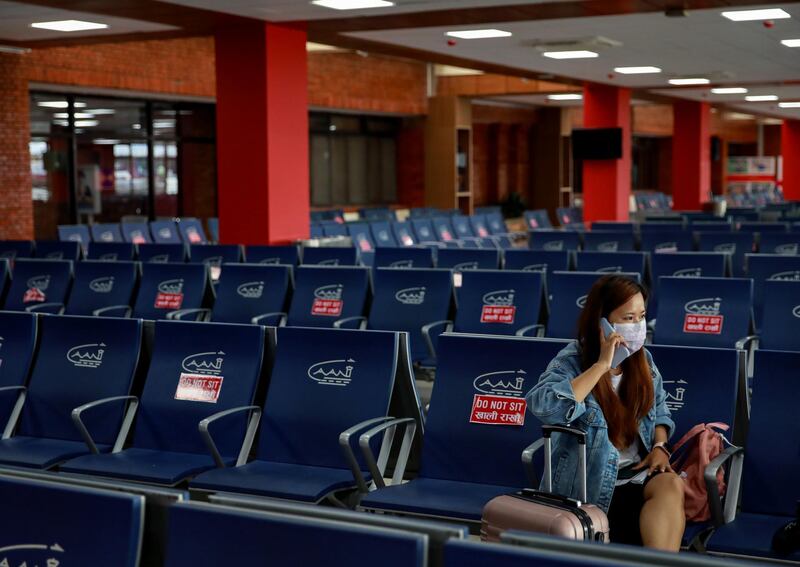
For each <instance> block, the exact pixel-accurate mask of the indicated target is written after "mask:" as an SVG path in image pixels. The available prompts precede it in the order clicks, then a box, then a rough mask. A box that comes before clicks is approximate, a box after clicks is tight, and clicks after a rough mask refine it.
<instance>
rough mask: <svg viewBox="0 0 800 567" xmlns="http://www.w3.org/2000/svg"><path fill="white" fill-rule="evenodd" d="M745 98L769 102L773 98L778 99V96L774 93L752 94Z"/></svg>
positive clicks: (748, 100) (751, 100) (752, 100)
mask: <svg viewBox="0 0 800 567" xmlns="http://www.w3.org/2000/svg"><path fill="white" fill-rule="evenodd" d="M744 99H745V100H746V101H747V102H769V101H772V100H778V96H777V95H774V94H768V95H752V96H746V97H744Z"/></svg>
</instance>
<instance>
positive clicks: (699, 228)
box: [591, 217, 800, 234]
mask: <svg viewBox="0 0 800 567" xmlns="http://www.w3.org/2000/svg"><path fill="white" fill-rule="evenodd" d="M591 226H592V230H609V231H615V232H630V233H634V234H640V233H642V232H658V231H663V230H692V231H693V232H710V231H720V232H734V231H741V232H758V233H765V232H790V231H791V230H793V225H792V222H790V221H742V222H733V219H732V218H731V217H728V218H727V219H716V220H695V219H688V220H686V221H683V220H680V221H677V220H662V221H660V222H652V221H651V222H643V223H639V222H631V221H624V222H623V221H594V222H593V223H592V225H591ZM794 228H800V222H798V223H795V224H794Z"/></svg>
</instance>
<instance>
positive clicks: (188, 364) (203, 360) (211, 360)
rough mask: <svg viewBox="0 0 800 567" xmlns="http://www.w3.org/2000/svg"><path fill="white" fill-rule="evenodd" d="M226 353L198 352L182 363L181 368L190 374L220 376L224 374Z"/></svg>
mask: <svg viewBox="0 0 800 567" xmlns="http://www.w3.org/2000/svg"><path fill="white" fill-rule="evenodd" d="M224 361H225V353H224V352H222V351H221V350H220V351H210V352H198V353H196V354H190V355H189V356H187V357H186V358H184V359H183V360H182V361H181V368H183V370H185V371H186V372H189V373H190V374H207V375H211V376H219V375H220V374H222V363H223V362H224Z"/></svg>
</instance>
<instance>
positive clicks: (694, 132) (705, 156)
mask: <svg viewBox="0 0 800 567" xmlns="http://www.w3.org/2000/svg"><path fill="white" fill-rule="evenodd" d="M672 114H673V129H672V200H673V208H674V209H675V210H678V211H699V210H701V209H702V205H703V203H706V202H708V201H710V200H711V130H710V123H711V106H710V105H709V104H708V103H707V102H695V101H692V100H681V101H676V102H675V103H674V104H673V105H672Z"/></svg>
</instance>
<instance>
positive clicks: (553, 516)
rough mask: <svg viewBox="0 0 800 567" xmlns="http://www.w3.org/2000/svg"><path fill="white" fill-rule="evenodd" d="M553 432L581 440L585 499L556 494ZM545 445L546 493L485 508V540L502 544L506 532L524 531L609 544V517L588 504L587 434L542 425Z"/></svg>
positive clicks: (526, 493) (526, 492) (522, 495)
mask: <svg viewBox="0 0 800 567" xmlns="http://www.w3.org/2000/svg"><path fill="white" fill-rule="evenodd" d="M553 432H559V433H566V434H568V435H575V436H576V437H577V438H578V447H579V450H580V453H579V455H578V468H579V474H580V475H581V479H582V481H581V495H582V499H581V500H574V499H572V498H566V497H564V496H559V495H557V494H553V493H552V459H551V454H550V453H551V449H552V444H551V441H550V437H551V435H552V433H553ZM542 442H543V444H544V451H545V454H544V477H545V487H546V489H547V490H546V491H540V490H533V489H525V490H522V491H520V492H517V493H514V494H507V495H504V496H498V497H497V498H494V499H492V500H490V501H489V502H488V503H487V504H486V506H485V507H484V508H483V517H482V519H481V539H482V540H484V541H500V534H501V533H503V532H504V531H506V530H521V531H527V532H535V533H540V534H547V535H554V536H560V537H565V538H568V539H575V540H587V541H598V542H603V543H608V541H609V526H608V517H606V514H605V512H603V510H602V509H600V508H598V507H597V506H594V505H593V504H587V503H586V434H585V433H584V432H583V431H580V430H579V429H575V428H572V427H567V426H562V425H545V426H542Z"/></svg>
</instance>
